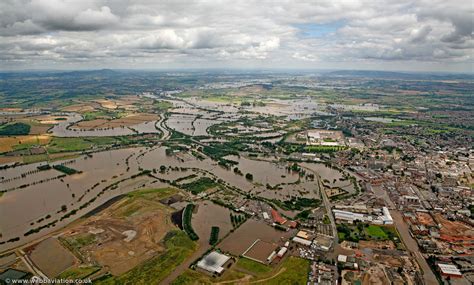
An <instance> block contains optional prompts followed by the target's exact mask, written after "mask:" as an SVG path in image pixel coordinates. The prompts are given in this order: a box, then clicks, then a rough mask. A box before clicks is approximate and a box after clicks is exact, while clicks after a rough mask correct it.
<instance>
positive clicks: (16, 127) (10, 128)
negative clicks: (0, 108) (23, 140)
mask: <svg viewBox="0 0 474 285" xmlns="http://www.w3.org/2000/svg"><path fill="white" fill-rule="evenodd" d="M30 129H31V126H30V125H28V124H25V123H13V124H7V125H5V126H2V127H0V136H18V135H27V134H29V133H30Z"/></svg>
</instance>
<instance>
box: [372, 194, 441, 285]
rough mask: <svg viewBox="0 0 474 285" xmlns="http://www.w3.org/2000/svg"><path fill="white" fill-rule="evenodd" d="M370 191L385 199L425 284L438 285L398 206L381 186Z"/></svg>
mask: <svg viewBox="0 0 474 285" xmlns="http://www.w3.org/2000/svg"><path fill="white" fill-rule="evenodd" d="M370 190H371V191H372V192H373V193H374V194H375V196H376V197H377V198H382V199H384V200H385V203H386V204H387V206H388V207H389V208H390V214H391V215H392V218H393V221H394V224H395V227H396V228H397V231H398V232H399V233H400V237H401V238H402V241H403V243H404V244H405V247H406V248H407V250H408V251H409V252H410V253H411V255H412V256H413V257H415V259H416V261H417V262H418V265H420V268H421V270H422V271H423V279H424V281H425V284H426V285H431V284H438V280H437V279H436V276H435V275H434V273H433V271H432V270H431V267H430V266H429V265H428V262H426V259H425V258H424V257H423V255H422V254H421V252H420V248H419V247H418V244H417V243H416V240H415V239H414V238H413V237H412V236H411V234H410V229H409V228H408V225H407V224H406V223H405V221H404V220H403V216H402V214H401V213H400V211H398V210H396V206H395V204H394V203H393V201H392V200H391V199H390V196H389V195H388V194H387V192H386V191H384V190H383V189H382V188H381V187H379V186H377V187H370Z"/></svg>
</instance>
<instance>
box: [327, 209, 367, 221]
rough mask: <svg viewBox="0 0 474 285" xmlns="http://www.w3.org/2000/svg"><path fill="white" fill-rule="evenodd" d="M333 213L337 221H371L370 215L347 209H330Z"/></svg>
mask: <svg viewBox="0 0 474 285" xmlns="http://www.w3.org/2000/svg"><path fill="white" fill-rule="evenodd" d="M332 212H333V213H334V218H335V219H336V220H339V221H344V222H347V223H350V224H352V223H354V221H356V220H359V221H361V222H368V221H372V219H371V217H370V216H366V215H364V214H359V213H353V212H349V211H341V210H332Z"/></svg>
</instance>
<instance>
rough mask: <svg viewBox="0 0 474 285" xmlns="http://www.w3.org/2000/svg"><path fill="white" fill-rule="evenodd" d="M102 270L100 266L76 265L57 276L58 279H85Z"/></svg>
mask: <svg viewBox="0 0 474 285" xmlns="http://www.w3.org/2000/svg"><path fill="white" fill-rule="evenodd" d="M99 270H100V267H98V266H87V267H74V268H70V269H67V270H66V271H64V272H62V273H61V274H59V275H58V276H57V278H58V279H84V278H86V277H88V276H90V275H91V274H93V273H95V272H97V271H99Z"/></svg>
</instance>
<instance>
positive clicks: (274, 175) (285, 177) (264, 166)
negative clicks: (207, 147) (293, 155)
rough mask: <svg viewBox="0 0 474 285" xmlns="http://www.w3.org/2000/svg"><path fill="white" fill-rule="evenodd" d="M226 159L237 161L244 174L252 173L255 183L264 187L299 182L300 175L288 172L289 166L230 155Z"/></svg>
mask: <svg viewBox="0 0 474 285" xmlns="http://www.w3.org/2000/svg"><path fill="white" fill-rule="evenodd" d="M225 158H226V159H229V160H233V161H237V162H238V163H239V164H238V165H237V167H238V168H239V169H240V171H242V173H244V175H245V174H246V173H251V174H252V175H253V177H254V180H255V181H258V182H260V183H262V184H264V185H266V184H267V183H268V184H270V185H272V186H274V185H276V184H280V183H293V182H296V181H297V180H298V177H299V176H298V174H297V173H292V172H289V171H288V170H287V164H286V163H285V164H276V163H271V162H268V161H260V160H258V161H257V160H251V159H248V158H245V157H242V156H241V157H237V156H235V155H229V156H226V157H225Z"/></svg>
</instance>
